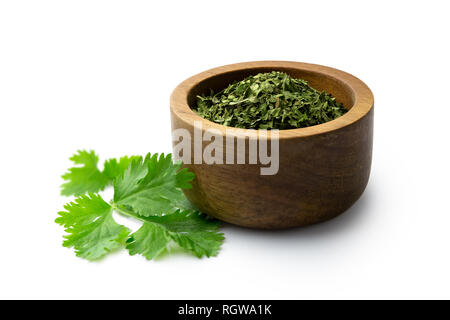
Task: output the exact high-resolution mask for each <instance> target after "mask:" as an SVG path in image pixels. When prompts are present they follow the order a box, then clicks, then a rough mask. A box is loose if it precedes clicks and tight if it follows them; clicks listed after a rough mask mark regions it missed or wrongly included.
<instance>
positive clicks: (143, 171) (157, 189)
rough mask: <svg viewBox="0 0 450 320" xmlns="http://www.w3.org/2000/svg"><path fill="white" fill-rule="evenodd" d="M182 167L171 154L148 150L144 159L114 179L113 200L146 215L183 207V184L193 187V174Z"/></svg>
mask: <svg viewBox="0 0 450 320" xmlns="http://www.w3.org/2000/svg"><path fill="white" fill-rule="evenodd" d="M180 167H181V165H180V164H174V163H173V161H172V156H171V155H170V154H169V155H167V156H164V154H161V155H160V156H158V154H154V155H153V156H151V155H150V154H148V155H147V156H146V158H145V159H144V161H133V162H132V163H131V165H130V166H129V168H128V169H127V170H126V171H125V172H124V174H123V175H122V176H120V177H118V178H117V179H116V180H115V182H114V203H115V204H117V205H121V206H125V207H127V208H132V210H133V211H134V212H136V213H138V214H139V215H141V216H146V217H148V216H151V215H162V214H168V213H171V212H173V211H175V210H176V209H179V208H181V209H182V208H184V203H185V196H184V194H183V192H182V191H181V188H189V187H190V184H189V182H190V181H192V179H194V174H193V173H192V172H188V171H187V170H186V169H183V170H180Z"/></svg>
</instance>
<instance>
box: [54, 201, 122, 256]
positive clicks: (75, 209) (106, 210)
mask: <svg viewBox="0 0 450 320" xmlns="http://www.w3.org/2000/svg"><path fill="white" fill-rule="evenodd" d="M64 209H66V211H61V212H59V213H58V214H59V217H58V218H57V219H56V220H55V222H56V223H58V224H60V225H62V226H64V227H65V231H66V232H67V233H68V235H65V236H64V238H65V239H66V240H65V241H64V242H63V246H65V247H68V248H72V247H73V248H75V252H76V255H77V256H78V257H82V258H85V259H88V260H96V259H99V258H101V257H103V256H104V255H106V254H107V253H108V252H110V251H112V250H114V249H117V248H119V247H121V246H123V244H124V242H125V240H126V238H127V237H128V234H129V230H128V229H127V228H126V227H124V226H122V225H120V224H117V223H116V222H115V221H114V219H113V217H112V212H113V210H112V207H111V206H110V205H109V204H108V203H106V202H105V201H104V200H103V199H102V198H101V197H100V196H99V195H96V194H93V193H90V194H89V195H83V196H80V197H79V198H77V199H75V201H74V202H70V203H68V204H66V205H65V206H64Z"/></svg>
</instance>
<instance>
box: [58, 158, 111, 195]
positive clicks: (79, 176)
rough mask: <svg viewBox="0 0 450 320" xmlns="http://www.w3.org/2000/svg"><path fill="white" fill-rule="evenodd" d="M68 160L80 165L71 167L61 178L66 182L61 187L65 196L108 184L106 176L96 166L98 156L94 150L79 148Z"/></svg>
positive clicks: (100, 187)
mask: <svg viewBox="0 0 450 320" xmlns="http://www.w3.org/2000/svg"><path fill="white" fill-rule="evenodd" d="M70 160H72V161H73V162H74V163H75V164H80V165H82V166H81V167H73V168H70V169H69V172H67V173H65V174H64V175H63V176H62V178H63V179H64V180H66V181H67V182H66V183H64V184H63V185H62V186H61V188H62V190H61V194H62V195H65V196H69V195H75V196H79V195H81V194H83V193H86V192H98V191H100V190H103V189H104V188H105V187H106V185H107V184H108V178H107V177H106V176H105V175H104V174H103V173H102V172H100V170H98V168H97V163H98V156H97V155H96V154H95V152H94V151H90V152H88V151H86V150H79V151H78V152H77V153H76V154H74V155H73V156H72V157H71V158H70Z"/></svg>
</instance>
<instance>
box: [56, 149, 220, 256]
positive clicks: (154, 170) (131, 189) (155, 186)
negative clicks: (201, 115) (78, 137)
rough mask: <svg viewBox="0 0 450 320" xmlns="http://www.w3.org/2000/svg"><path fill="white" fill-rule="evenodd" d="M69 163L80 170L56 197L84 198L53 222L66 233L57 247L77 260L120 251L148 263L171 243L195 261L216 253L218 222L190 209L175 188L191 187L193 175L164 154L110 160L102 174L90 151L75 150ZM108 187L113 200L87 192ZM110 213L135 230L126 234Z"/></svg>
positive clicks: (71, 174)
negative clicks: (125, 219)
mask: <svg viewBox="0 0 450 320" xmlns="http://www.w3.org/2000/svg"><path fill="white" fill-rule="evenodd" d="M71 159H72V160H73V161H74V162H75V163H76V164H82V165H83V166H82V167H74V168H71V169H69V173H67V174H65V175H64V176H63V178H64V179H65V180H67V182H66V183H65V184H64V185H63V186H62V188H63V189H62V190H63V191H62V193H63V194H71V193H72V194H80V193H84V192H86V194H84V195H80V196H79V197H78V198H76V199H75V200H74V201H73V202H70V203H68V204H66V205H65V206H64V208H65V210H66V211H61V212H59V213H58V214H59V217H58V218H57V219H56V220H55V222H56V223H58V224H60V225H62V226H64V227H65V230H66V232H67V233H68V234H67V235H66V236H64V238H65V241H64V242H63V245H64V246H65V247H73V248H75V252H76V254H77V256H79V257H82V258H86V259H88V260H96V259H99V258H102V257H103V256H105V255H106V254H107V253H108V252H110V251H112V250H115V249H118V248H120V247H126V249H128V251H129V253H130V254H131V255H134V254H142V255H143V256H145V257H146V258H147V259H153V258H156V257H158V256H160V255H161V254H163V253H164V252H167V251H168V248H169V247H170V246H171V244H176V245H178V246H179V247H181V248H183V249H185V250H187V251H189V252H191V253H193V254H194V255H196V256H197V257H202V256H207V257H211V256H215V255H217V253H218V251H219V249H220V246H221V244H222V242H223V240H224V237H223V234H221V233H219V232H218V226H219V222H218V221H217V220H213V219H211V218H209V217H207V216H206V215H204V214H201V213H200V212H198V211H196V210H192V205H191V204H190V203H189V202H188V201H187V200H186V199H185V197H184V195H183V193H182V191H181V189H187V188H191V184H190V182H191V181H192V180H193V179H194V174H193V173H192V172H189V171H187V169H181V164H174V163H173V161H172V157H171V155H170V154H169V155H167V156H164V154H162V155H160V156H158V155H157V154H155V155H153V156H152V155H150V154H148V155H147V156H146V157H145V158H144V159H143V158H142V157H140V156H132V157H123V158H121V159H120V160H119V161H117V160H115V159H110V160H107V161H106V162H105V166H104V170H103V171H100V170H99V169H98V168H97V163H98V157H97V155H96V154H95V153H94V152H93V151H91V152H87V151H78V153H77V154H76V155H75V156H73V157H72V158H71ZM110 184H112V185H113V187H114V198H113V200H111V202H110V203H107V202H105V201H104V200H103V199H102V197H101V196H100V195H98V194H95V193H93V192H97V191H100V190H103V189H104V188H105V187H106V186H108V185H110ZM113 212H117V213H119V214H121V215H125V216H128V217H131V218H134V219H137V220H139V221H141V222H142V226H141V228H140V229H139V230H138V231H136V232H134V233H132V234H130V230H129V229H128V228H126V227H125V226H123V225H120V224H118V223H117V222H116V221H115V220H114V218H113Z"/></svg>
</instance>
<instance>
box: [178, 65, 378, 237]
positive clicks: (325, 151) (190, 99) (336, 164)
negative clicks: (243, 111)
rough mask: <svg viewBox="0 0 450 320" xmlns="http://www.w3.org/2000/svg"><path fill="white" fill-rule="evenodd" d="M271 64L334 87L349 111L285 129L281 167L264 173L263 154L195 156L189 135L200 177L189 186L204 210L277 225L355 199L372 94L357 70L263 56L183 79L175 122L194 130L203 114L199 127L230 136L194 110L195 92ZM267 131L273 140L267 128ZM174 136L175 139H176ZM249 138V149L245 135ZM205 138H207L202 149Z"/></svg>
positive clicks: (319, 215) (301, 222)
mask: <svg viewBox="0 0 450 320" xmlns="http://www.w3.org/2000/svg"><path fill="white" fill-rule="evenodd" d="M273 70H276V71H283V72H286V73H287V74H289V75H290V76H292V77H296V78H302V79H305V80H307V81H308V83H309V85H310V86H312V87H313V88H315V89H317V90H324V91H326V92H328V93H330V94H332V95H333V96H334V97H336V99H337V101H339V102H342V103H343V104H344V106H345V107H346V108H347V109H349V111H348V112H347V113H346V114H345V115H343V116H341V117H339V118H337V119H335V120H332V121H329V122H326V123H324V124H320V125H316V126H311V127H307V128H301V129H289V130H280V131H279V170H278V173H277V174H276V175H261V173H260V168H261V166H262V164H261V163H260V162H259V160H258V164H248V163H247V164H205V163H204V162H203V163H200V164H194V158H193V157H194V156H193V151H194V149H193V140H189V143H190V145H191V148H192V149H191V150H192V152H191V154H192V156H191V161H190V163H191V164H185V165H184V166H185V167H187V168H189V170H191V171H193V172H194V173H195V176H196V179H195V180H194V182H193V188H192V189H189V190H185V194H186V196H187V198H188V199H189V200H190V201H191V202H192V203H193V204H194V205H195V206H197V207H198V208H199V209H200V210H201V211H203V212H205V213H207V214H209V215H211V216H214V217H216V218H218V219H220V220H223V221H226V222H229V223H232V224H236V225H239V226H244V227H251V228H263V229H279V228H287V227H298V226H305V225H309V224H313V223H317V222H321V221H324V220H327V219H330V218H333V217H335V216H337V215H339V214H340V213H342V212H344V211H345V210H346V209H348V208H349V207H350V206H351V205H352V204H353V203H355V201H356V200H358V198H359V197H360V196H361V194H362V193H363V191H364V189H365V187H366V185H367V182H368V179H369V174H370V166H371V162H372V139H373V104H374V98H373V95H372V92H371V91H370V89H369V88H368V87H367V86H366V85H365V84H364V83H363V82H362V81H361V80H359V79H358V78H356V77H354V76H352V75H350V74H348V73H346V72H343V71H340V70H337V69H333V68H329V67H325V66H320V65H314V64H307V63H300V62H285V61H260V62H246V63H238V64H232V65H227V66H222V67H218V68H214V69H211V70H208V71H205V72H202V73H200V74H197V75H195V76H193V77H191V78H189V79H187V80H185V81H184V82H182V83H181V84H180V85H178V87H177V88H176V89H175V90H174V91H173V93H172V95H171V99H170V107H171V108H170V109H171V118H172V129H173V130H174V129H186V130H187V132H189V133H190V135H191V136H192V137H193V135H194V121H199V122H200V123H201V125H202V134H204V133H205V131H206V130H208V129H216V130H218V131H219V132H220V133H221V134H223V136H224V137H225V136H226V129H227V128H228V129H231V128H230V127H225V126H222V125H219V124H216V123H213V122H211V121H208V120H206V119H203V118H201V117H200V116H198V115H197V114H196V113H195V112H194V111H192V110H191V108H190V106H194V105H195V103H196V96H197V95H198V94H204V93H209V90H210V89H213V90H214V91H215V92H217V91H219V90H221V89H223V88H225V87H227V86H228V85H229V84H230V83H232V82H233V81H235V80H242V79H244V78H245V77H247V76H249V75H254V74H257V73H260V72H269V71H273ZM235 130H236V132H237V135H238V138H237V139H240V138H241V139H244V141H246V140H245V139H246V138H245V137H246V135H247V134H248V131H249V130H245V129H235ZM250 131H254V132H256V130H250ZM269 132H270V131H269ZM268 139H269V143H270V139H271V136H270V135H269V137H268ZM224 141H225V138H224ZM177 143H178V141H174V145H176V144H177ZM246 143H247V145H246V155H247V156H248V140H247V141H246ZM208 144H209V142H203V146H202V147H201V148H202V150H203V148H205V146H206V145H208ZM227 151H228V149H226V151H225V152H224V155H223V157H224V158H225V154H226V152H227ZM181 155H183V154H181ZM174 156H175V157H177V156H180V155H177V154H174ZM187 162H189V161H187ZM224 163H225V160H224Z"/></svg>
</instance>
